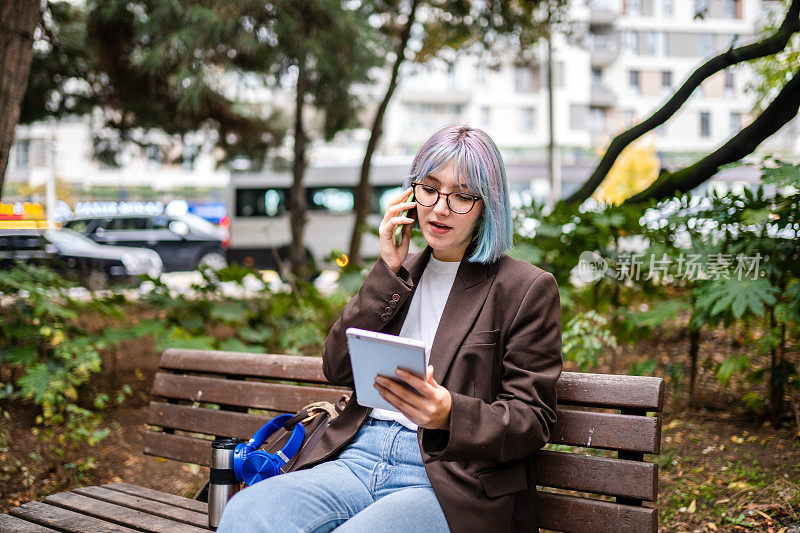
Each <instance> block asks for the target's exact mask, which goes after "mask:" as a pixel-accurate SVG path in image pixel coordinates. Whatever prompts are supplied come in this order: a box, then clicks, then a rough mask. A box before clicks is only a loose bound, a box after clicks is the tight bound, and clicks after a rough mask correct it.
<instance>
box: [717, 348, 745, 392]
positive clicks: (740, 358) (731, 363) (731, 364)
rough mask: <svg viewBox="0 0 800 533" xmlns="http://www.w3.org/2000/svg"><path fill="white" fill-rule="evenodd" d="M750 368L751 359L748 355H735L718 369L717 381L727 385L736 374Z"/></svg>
mask: <svg viewBox="0 0 800 533" xmlns="http://www.w3.org/2000/svg"><path fill="white" fill-rule="evenodd" d="M748 368H750V358H749V357H747V355H746V354H733V355H731V356H730V357H728V358H726V359H725V360H724V361H723V362H722V363H720V365H719V367H718V368H717V381H719V382H720V383H722V384H723V385H727V384H728V380H729V379H730V378H731V376H732V375H733V374H734V372H738V373H742V372H744V371H745V370H747V369H748Z"/></svg>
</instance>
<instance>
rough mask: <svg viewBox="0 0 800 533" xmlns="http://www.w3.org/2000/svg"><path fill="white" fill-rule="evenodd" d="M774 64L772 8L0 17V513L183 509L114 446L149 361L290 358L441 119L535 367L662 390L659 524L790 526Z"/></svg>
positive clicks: (788, 15) (798, 364)
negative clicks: (551, 350) (110, 502)
mask: <svg viewBox="0 0 800 533" xmlns="http://www.w3.org/2000/svg"><path fill="white" fill-rule="evenodd" d="M799 66H800V0H472V1H470V0H369V1H368V0H275V1H271V2H264V1H261V0H196V1H193V2H184V1H181V0H102V1H101V0H84V1H81V0H70V1H55V0H4V1H3V2H1V3H0V415H2V416H3V417H4V420H7V421H8V423H7V424H6V423H5V422H4V423H3V424H0V511H5V510H7V509H9V508H11V507H13V506H15V505H18V504H19V503H20V502H23V501H28V500H31V499H37V498H40V497H42V496H43V495H45V494H50V493H53V492H57V491H59V490H67V489H69V488H71V487H74V486H77V485H80V484H90V483H94V484H97V483H104V482H108V481H120V480H121V479H122V478H124V480H125V481H129V482H132V483H136V484H139V485H145V486H152V487H154V488H159V489H160V490H169V491H171V492H173V493H179V494H184V495H191V494H193V493H194V491H195V490H196V489H197V488H199V485H201V484H202V482H203V481H205V480H206V479H207V474H206V473H205V472H201V471H199V470H198V469H196V468H195V469H190V468H188V467H187V466H186V465H170V466H168V465H165V464H161V463H158V464H156V463H155V462H153V461H154V460H153V459H152V458H148V457H145V456H143V455H142V453H141V451H140V450H141V447H139V446H136V445H135V443H134V445H133V446H132V444H131V443H132V442H133V440H135V439H132V437H131V435H140V434H141V431H140V430H141V424H142V420H144V417H145V414H146V411H147V402H148V400H149V396H148V390H149V384H150V382H151V381H152V376H153V374H154V373H155V371H156V367H157V361H158V358H159V356H160V354H161V353H162V352H163V350H165V349H167V348H170V347H179V348H194V349H201V350H229V351H246V352H255V353H291V354H302V355H311V356H314V355H319V354H320V352H321V347H322V344H323V342H324V340H325V337H326V336H327V334H328V331H329V329H330V327H331V325H332V324H333V323H334V321H335V320H336V318H337V317H338V316H339V314H340V313H341V310H342V308H343V307H344V305H345V304H346V303H347V301H349V300H350V299H351V298H352V297H353V296H354V295H355V294H356V293H357V291H358V289H359V287H360V286H361V283H363V280H364V278H365V276H366V275H367V272H368V269H369V268H370V267H371V266H372V264H373V262H374V261H375V260H376V259H377V257H378V242H377V227H378V223H379V221H380V219H381V214H382V213H383V211H384V210H385V208H386V204H387V202H388V201H389V199H391V198H392V197H393V196H394V195H395V194H397V191H398V190H399V187H400V185H401V183H402V181H403V179H404V178H405V177H406V175H407V173H408V171H409V168H410V165H411V160H412V158H413V156H414V154H415V153H416V151H417V149H418V148H419V147H420V145H421V144H422V142H424V140H425V139H427V138H428V137H429V136H430V135H431V134H432V133H433V132H434V131H435V130H437V129H438V128H440V127H442V126H445V125H448V124H454V123H462V124H468V125H470V126H473V127H478V128H481V129H484V130H486V131H487V132H488V133H489V134H490V135H491V137H492V138H493V139H494V140H495V141H496V142H497V144H498V146H499V148H500V151H501V153H502V155H503V158H504V161H505V164H506V170H507V175H508V181H509V187H510V192H511V202H512V207H513V215H514V231H515V233H514V247H513V249H512V250H511V251H510V252H509V254H510V255H511V256H512V257H513V258H515V259H519V260H523V261H528V262H531V263H533V264H535V265H538V266H540V267H541V268H543V269H545V270H547V271H549V272H551V273H552V274H553V275H554V276H555V277H556V279H557V281H558V285H559V294H560V299H561V307H562V330H563V355H564V369H565V370H568V371H576V372H579V371H588V372H602V373H612V374H620V373H628V374H637V375H653V376H660V377H663V378H664V380H665V383H666V393H667V399H668V401H667V403H668V406H667V408H666V410H665V415H664V420H663V442H662V447H661V450H662V453H661V454H660V455H658V456H652V457H647V460H650V461H653V462H657V463H658V464H659V480H660V485H659V488H660V491H659V505H660V506H661V513H660V518H659V520H660V527H661V529H662V530H663V531H730V532H733V531H743V530H751V531H775V532H776V533H779V532H783V533H790V532H793V531H798V528H800V349H799V347H798V342H797V341H798V338H800V238H798V236H799V235H798V234H799V233H800V218H799V217H800V164H798V161H800V120H799V119H798V118H797V115H798V108H800V75H799V74H800V71H798V67H799ZM411 246H412V251H414V250H419V249H421V248H423V247H424V246H425V242H424V240H423V239H422V237H421V235H420V234H418V233H415V234H414V235H412V243H411ZM262 414H263V413H262ZM103 417H105V419H104V418H103ZM101 442H103V444H101V445H100V446H97V445H98V443H101ZM87 454H88V455H87ZM134 466H136V467H138V468H134ZM598 497H599V498H602V496H598ZM792 528H794V529H792Z"/></svg>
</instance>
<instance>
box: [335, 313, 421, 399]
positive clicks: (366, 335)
mask: <svg viewBox="0 0 800 533" xmlns="http://www.w3.org/2000/svg"><path fill="white" fill-rule="evenodd" d="M345 334H346V335H347V346H348V348H349V350H350V364H351V366H352V368H353V380H354V382H355V389H356V400H357V401H358V403H359V405H363V406H364V407H377V408H379V409H390V410H392V411H397V412H399V411H398V410H397V408H395V407H394V406H393V405H392V404H390V403H389V402H387V401H386V400H384V399H383V398H381V396H380V394H378V391H377V390H375V387H374V386H373V385H374V383H375V378H376V377H377V376H386V377H388V378H396V377H397V375H396V374H395V370H396V369H397V368H402V369H404V370H408V371H409V372H413V373H414V374H417V375H418V376H420V377H424V376H425V344H424V343H423V342H422V341H418V340H416V339H409V338H406V337H399V336H397V335H388V334H386V333H379V332H376V331H369V330H365V329H359V328H347V330H346V331H345Z"/></svg>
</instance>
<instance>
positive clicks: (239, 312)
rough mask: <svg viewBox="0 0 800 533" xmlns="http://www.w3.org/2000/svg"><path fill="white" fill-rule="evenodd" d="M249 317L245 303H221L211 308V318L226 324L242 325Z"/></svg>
mask: <svg viewBox="0 0 800 533" xmlns="http://www.w3.org/2000/svg"><path fill="white" fill-rule="evenodd" d="M249 315H250V310H249V309H248V308H247V304H246V303H245V302H236V301H231V302H221V303H218V304H217V305H215V306H214V307H212V308H211V318H212V319H213V320H218V321H220V322H224V323H226V324H232V325H237V324H243V323H245V322H247V318H248V317H249Z"/></svg>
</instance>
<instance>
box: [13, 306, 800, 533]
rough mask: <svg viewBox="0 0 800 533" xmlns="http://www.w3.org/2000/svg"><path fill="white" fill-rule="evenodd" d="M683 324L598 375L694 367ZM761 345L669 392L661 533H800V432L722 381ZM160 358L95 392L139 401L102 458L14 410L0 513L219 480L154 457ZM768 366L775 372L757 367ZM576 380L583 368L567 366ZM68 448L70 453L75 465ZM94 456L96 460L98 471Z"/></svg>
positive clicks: (112, 419) (716, 347)
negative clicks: (637, 367)
mask: <svg viewBox="0 0 800 533" xmlns="http://www.w3.org/2000/svg"><path fill="white" fill-rule="evenodd" d="M130 319H132V320H135V317H134V318H130ZM680 323H685V321H683V320H678V321H676V325H675V326H674V327H671V328H665V329H664V330H663V331H662V332H660V333H659V334H658V335H657V336H656V337H655V338H653V339H652V340H648V341H643V342H640V343H638V344H637V345H636V346H635V347H624V348H619V349H617V350H616V351H615V352H614V354H613V357H612V353H611V352H609V353H607V354H605V355H604V357H602V358H601V359H600V361H599V365H598V368H597V369H596V371H597V372H614V373H625V372H626V371H627V368H629V367H630V366H631V365H632V364H633V363H634V362H636V361H639V362H641V361H644V360H647V359H649V358H651V357H654V358H656V360H657V362H658V370H657V372H656V373H657V374H658V375H661V373H662V372H663V368H664V366H665V365H666V363H668V362H670V361H687V359H688V356H687V354H688V345H689V343H688V339H687V338H686V336H685V335H684V334H683V333H682V330H681V328H680V327H678V324H680ZM752 335H753V334H752V332H751V333H750V334H747V335H743V334H742V333H741V332H737V331H719V332H715V333H705V334H704V335H703V338H702V343H701V347H700V356H699V358H700V361H701V364H700V365H699V366H700V368H699V373H698V376H697V385H696V390H697V394H696V398H695V401H694V402H690V401H689V397H688V391H687V387H688V385H687V383H688V377H686V376H688V363H686V364H684V365H683V366H684V369H685V372H684V378H683V379H682V380H681V387H680V388H679V389H678V390H676V388H675V383H674V382H672V381H670V382H668V383H669V386H668V387H667V406H666V410H665V414H664V421H663V436H662V447H661V451H662V453H661V454H660V455H659V456H653V457H648V459H649V460H652V461H657V462H659V464H660V465H661V468H660V472H659V503H658V505H659V508H660V509H661V511H660V524H661V526H660V530H661V531H669V532H672V531H724V532H733V531H767V532H774V533H780V532H784V533H793V532H796V531H800V432H799V428H798V427H797V426H796V422H795V419H794V415H793V412H792V410H791V409H790V410H789V412H788V416H787V417H786V419H785V420H783V421H782V422H783V423H782V427H780V428H776V427H774V426H775V424H774V423H770V422H769V421H768V420H767V418H765V417H763V416H760V415H756V414H754V413H752V412H751V411H747V410H745V409H744V407H743V405H742V402H741V397H742V395H743V394H744V393H745V392H746V391H748V390H751V389H750V388H751V387H753V388H752V390H756V391H757V392H759V394H761V395H762V396H763V397H766V392H765V390H764V389H763V385H758V386H754V385H747V384H746V383H745V382H744V381H743V380H741V379H738V378H734V379H732V380H731V382H730V383H729V384H728V385H727V386H724V387H723V386H721V385H720V384H719V383H718V382H717V381H716V379H715V378H714V371H713V369H714V365H715V364H716V363H719V362H720V361H722V360H723V359H724V358H725V357H727V356H728V355H730V354H731V353H735V352H737V351H742V350H743V349H744V347H743V346H742V344H743V343H744V344H746V343H747V342H749V341H751V340H752ZM755 335H756V336H757V333H756V334H755ZM797 348H798V347H797V345H796V343H795V344H791V343H790V344H789V350H788V352H787V355H788V356H790V357H792V358H793V360H794V361H795V364H797V360H798V353H797ZM158 357H159V354H157V353H156V351H155V349H154V346H153V342H152V340H151V339H148V338H144V339H137V340H133V341H128V342H125V343H123V344H122V345H121V346H120V348H119V349H118V350H116V351H115V353H113V354H106V361H105V367H104V368H105V369H106V370H105V374H104V375H103V376H100V377H98V378H97V379H96V380H95V381H94V382H93V383H92V384H91V388H92V389H93V390H105V391H108V392H109V393H111V394H112V396H113V394H115V393H116V391H118V390H119V389H120V388H121V387H122V385H123V384H128V385H129V386H130V387H131V389H132V391H133V394H132V395H130V396H129V397H128V398H127V399H125V401H124V402H123V403H122V404H121V405H111V406H110V407H109V408H107V410H106V411H105V412H104V415H103V416H104V426H106V427H109V428H111V433H110V435H109V436H108V437H107V438H106V439H105V440H103V441H102V442H101V443H99V444H98V445H96V446H95V447H87V446H82V447H80V448H78V449H75V448H71V447H69V446H68V445H61V446H59V445H58V444H57V439H58V431H56V433H55V434H54V435H52V436H51V437H49V438H46V439H42V438H41V436H40V437H37V436H35V435H34V434H33V433H32V431H31V429H32V428H33V427H34V425H35V424H34V419H35V416H36V414H37V412H36V411H35V409H33V407H31V406H29V405H26V404H23V403H19V402H15V403H12V404H5V405H3V406H2V407H3V408H4V409H5V411H7V413H8V415H7V419H6V420H5V422H4V423H5V429H4V430H3V431H4V433H2V432H0V481H2V484H0V512H7V511H8V510H9V509H10V508H12V507H14V506H16V505H20V504H22V503H24V502H27V501H30V500H34V499H40V498H42V497H44V496H46V495H48V494H52V493H55V492H60V491H64V490H69V489H70V488H73V487H77V486H82V485H94V484H102V483H108V482H114V481H125V482H128V483H133V484H136V485H142V486H145V487H151V488H154V489H158V490H164V491H168V492H171V493H174V494H179V495H182V496H189V497H191V496H193V495H194V494H195V492H196V491H197V490H198V489H199V488H200V487H201V486H202V485H203V483H204V482H205V480H206V479H207V476H208V471H207V469H205V468H199V467H196V466H194V465H186V464H181V463H176V462H174V461H166V460H162V459H157V458H154V457H149V456H146V455H144V454H143V453H142V434H143V431H144V429H145V418H146V412H147V402H148V401H149V397H148V394H147V389H148V388H149V386H150V383H151V381H152V376H153V373H154V371H155V369H156V366H157V362H158ZM612 360H613V364H612ZM759 364H763V362H759V361H755V362H754V365H755V366H758V365H759ZM565 370H575V368H574V367H573V365H572V363H571V362H566V363H565ZM787 400H788V401H791V398H788V397H787ZM111 403H112V404H113V403H114V402H111ZM3 441H5V442H3ZM56 448H60V449H61V450H63V456H61V455H59V454H58V453H57V452H56V451H55V449H56ZM90 456H91V457H93V461H90V460H87V458H88V457H90Z"/></svg>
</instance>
